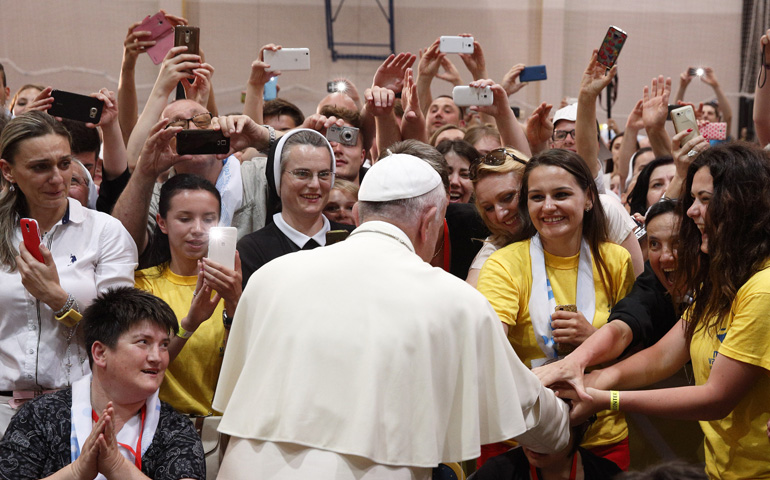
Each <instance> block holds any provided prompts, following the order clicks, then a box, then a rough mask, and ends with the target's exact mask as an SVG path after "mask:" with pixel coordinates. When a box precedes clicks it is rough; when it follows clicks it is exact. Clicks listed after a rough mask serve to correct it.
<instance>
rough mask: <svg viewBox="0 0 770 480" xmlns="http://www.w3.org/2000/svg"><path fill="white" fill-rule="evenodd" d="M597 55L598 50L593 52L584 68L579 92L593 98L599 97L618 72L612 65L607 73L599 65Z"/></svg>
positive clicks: (602, 66)
mask: <svg viewBox="0 0 770 480" xmlns="http://www.w3.org/2000/svg"><path fill="white" fill-rule="evenodd" d="M598 53H599V51H598V50H594V51H593V53H592V54H591V60H589V62H588V67H586V69H585V71H584V72H583V78H582V79H581V80H580V92H581V93H585V94H589V95H592V96H594V97H598V96H599V94H600V93H601V91H602V90H604V88H605V87H607V85H609V83H610V81H612V78H613V77H614V76H615V75H616V74H617V72H618V66H617V65H614V66H613V67H612V68H611V69H610V70H609V72H608V71H607V67H605V66H604V65H602V64H601V63H599V61H598Z"/></svg>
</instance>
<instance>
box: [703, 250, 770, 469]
mask: <svg viewBox="0 0 770 480" xmlns="http://www.w3.org/2000/svg"><path fill="white" fill-rule="evenodd" d="M768 267H770V262H767V263H766V264H765V269H764V270H761V271H760V272H758V273H756V274H754V275H753V276H752V277H751V278H749V280H748V281H747V282H746V283H745V284H744V285H743V286H742V287H741V288H740V289H738V292H737V293H736V295H735V300H733V304H732V309H731V314H730V315H729V316H728V318H727V319H726V320H725V323H724V327H723V328H721V329H720V330H719V331H718V332H717V333H716V335H714V334H709V333H708V332H706V331H705V330H704V329H701V330H700V331H698V332H696V333H695V335H693V339H692V342H691V343H690V358H691V359H692V365H693V371H694V373H695V381H696V384H698V385H703V384H705V383H706V381H707V380H708V378H709V374H710V373H711V366H712V365H713V363H714V360H715V359H716V355H717V353H719V355H724V356H726V357H730V358H732V359H733V360H738V361H740V362H743V363H748V364H751V365H757V366H759V367H761V368H763V369H764V370H765V371H764V373H765V374H764V375H760V377H759V379H758V380H757V382H756V383H755V384H754V386H752V387H751V389H750V390H749V391H748V393H747V394H746V396H745V397H743V399H741V401H740V402H739V403H738V405H736V407H735V408H734V409H733V411H732V412H730V414H729V415H727V416H726V417H725V418H723V419H721V420H713V421H703V422H700V425H701V428H702V429H703V433H704V435H705V442H704V444H705V450H706V452H705V454H706V473H707V474H708V475H709V477H710V478H720V479H724V480H732V479H756V478H770V442H769V441H768V439H767V430H766V429H767V420H768V418H770V377H768V370H770V268H768Z"/></svg>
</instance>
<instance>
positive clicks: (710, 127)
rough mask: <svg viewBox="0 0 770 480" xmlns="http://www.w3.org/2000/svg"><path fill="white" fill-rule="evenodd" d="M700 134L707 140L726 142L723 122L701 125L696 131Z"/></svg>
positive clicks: (725, 128) (725, 125)
mask: <svg viewBox="0 0 770 480" xmlns="http://www.w3.org/2000/svg"><path fill="white" fill-rule="evenodd" d="M698 130H699V132H700V134H701V135H703V137H704V138H706V139H708V140H726V139H727V124H726V123H725V122H714V123H707V124H705V125H701V126H700V128H699V129H698Z"/></svg>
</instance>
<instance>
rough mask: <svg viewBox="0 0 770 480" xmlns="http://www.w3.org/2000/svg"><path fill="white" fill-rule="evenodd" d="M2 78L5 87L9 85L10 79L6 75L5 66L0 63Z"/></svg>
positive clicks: (0, 76) (0, 75)
mask: <svg viewBox="0 0 770 480" xmlns="http://www.w3.org/2000/svg"><path fill="white" fill-rule="evenodd" d="M0 78H2V79H3V88H5V87H7V86H8V79H7V78H6V77H5V67H4V66H3V64H2V63H0Z"/></svg>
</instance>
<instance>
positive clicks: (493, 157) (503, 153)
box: [468, 147, 527, 180]
mask: <svg viewBox="0 0 770 480" xmlns="http://www.w3.org/2000/svg"><path fill="white" fill-rule="evenodd" d="M510 150H512V149H509V148H506V147H501V148H496V149H494V150H492V151H490V152H489V153H487V154H486V155H484V156H483V157H479V158H478V159H476V160H475V161H474V162H473V163H471V168H470V169H469V170H468V178H470V179H471V180H476V177H477V175H478V170H479V166H481V165H482V164H484V165H489V166H490V167H499V166H500V165H502V164H504V163H505V161H506V160H507V159H508V158H511V159H513V160H514V161H516V162H519V163H520V164H522V165H524V166H526V165H527V162H526V160H523V159H521V158H519V157H517V156H516V155H514V154H513V153H512V152H510Z"/></svg>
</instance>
